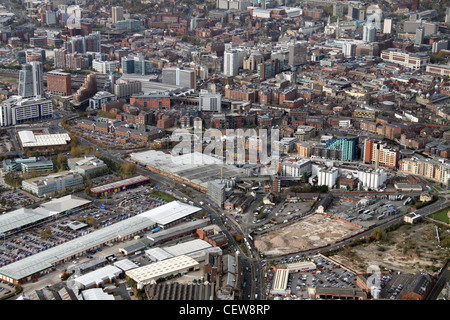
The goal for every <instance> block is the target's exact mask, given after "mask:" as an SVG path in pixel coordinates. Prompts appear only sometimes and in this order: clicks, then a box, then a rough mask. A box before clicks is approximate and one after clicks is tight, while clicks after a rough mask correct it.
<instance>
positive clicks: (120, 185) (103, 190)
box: [90, 175, 150, 197]
mask: <svg viewBox="0 0 450 320" xmlns="http://www.w3.org/2000/svg"><path fill="white" fill-rule="evenodd" d="M147 183H150V178H148V177H145V176H140V175H139V176H136V177H132V178H128V179H124V180H120V181H116V182H112V183H108V184H105V185H103V186H99V187H94V188H91V190H90V191H91V192H92V193H94V194H95V195H96V196H97V197H101V196H106V195H108V194H110V193H115V192H120V191H125V190H127V189H131V188H136V187H139V186H142V185H144V184H147Z"/></svg>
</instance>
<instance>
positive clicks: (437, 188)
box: [434, 186, 442, 191]
mask: <svg viewBox="0 0 450 320" xmlns="http://www.w3.org/2000/svg"><path fill="white" fill-rule="evenodd" d="M434 188H435V189H436V190H437V191H442V189H441V188H439V187H438V186H435V187H434Z"/></svg>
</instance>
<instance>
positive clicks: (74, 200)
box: [41, 195, 91, 215]
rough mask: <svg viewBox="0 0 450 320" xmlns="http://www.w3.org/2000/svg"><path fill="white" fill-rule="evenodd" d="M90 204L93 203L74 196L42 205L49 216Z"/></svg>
mask: <svg viewBox="0 0 450 320" xmlns="http://www.w3.org/2000/svg"><path fill="white" fill-rule="evenodd" d="M88 203H91V201H90V200H86V199H83V198H80V197H77V196H74V195H68V196H64V197H61V198H58V199H53V200H51V201H49V202H46V203H43V204H41V207H42V209H44V210H46V211H47V212H48V213H49V215H54V214H58V213H61V212H64V211H67V210H71V209H74V208H78V207H81V206H83V205H85V204H88Z"/></svg>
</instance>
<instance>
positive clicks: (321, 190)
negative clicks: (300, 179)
mask: <svg viewBox="0 0 450 320" xmlns="http://www.w3.org/2000/svg"><path fill="white" fill-rule="evenodd" d="M289 191H290V192H294V193H308V192H319V193H326V192H328V186H316V185H313V186H311V185H310V184H305V185H303V186H300V185H297V186H291V187H290V188H289Z"/></svg>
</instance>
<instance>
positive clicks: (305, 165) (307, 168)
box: [282, 159, 312, 178]
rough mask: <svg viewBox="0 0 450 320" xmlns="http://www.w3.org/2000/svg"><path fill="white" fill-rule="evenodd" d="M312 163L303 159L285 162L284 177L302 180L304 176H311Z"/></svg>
mask: <svg viewBox="0 0 450 320" xmlns="http://www.w3.org/2000/svg"><path fill="white" fill-rule="evenodd" d="M311 172H312V163H311V161H310V160H306V159H302V160H299V161H296V162H292V161H285V162H283V164H282V176H284V177H297V178H301V177H303V175H304V174H306V176H310V175H311Z"/></svg>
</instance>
